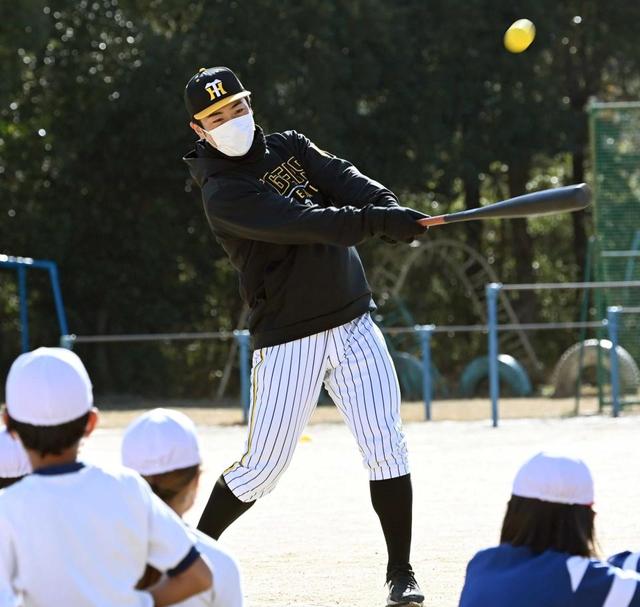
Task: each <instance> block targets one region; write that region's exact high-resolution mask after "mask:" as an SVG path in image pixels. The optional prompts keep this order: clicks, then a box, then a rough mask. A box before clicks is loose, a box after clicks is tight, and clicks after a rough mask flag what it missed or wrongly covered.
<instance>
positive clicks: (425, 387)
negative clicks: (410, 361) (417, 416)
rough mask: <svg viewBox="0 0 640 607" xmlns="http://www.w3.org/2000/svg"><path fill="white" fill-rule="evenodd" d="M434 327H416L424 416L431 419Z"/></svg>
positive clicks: (428, 419)
mask: <svg viewBox="0 0 640 607" xmlns="http://www.w3.org/2000/svg"><path fill="white" fill-rule="evenodd" d="M434 329H435V327H434V326H433V325H421V326H419V327H416V330H417V331H418V333H419V334H420V347H421V349H422V398H423V400H424V416H425V419H426V420H427V421H431V394H432V385H433V381H432V377H431V335H432V333H433V330H434Z"/></svg>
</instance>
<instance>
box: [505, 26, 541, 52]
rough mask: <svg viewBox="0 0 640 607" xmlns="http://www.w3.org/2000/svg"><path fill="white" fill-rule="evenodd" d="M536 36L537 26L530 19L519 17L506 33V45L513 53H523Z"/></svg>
mask: <svg viewBox="0 0 640 607" xmlns="http://www.w3.org/2000/svg"><path fill="white" fill-rule="evenodd" d="M535 37H536V26H535V25H533V23H532V22H531V21H529V19H518V20H517V21H516V22H514V23H513V24H512V25H511V27H509V29H508V30H507V31H506V32H505V33H504V46H505V48H506V49H507V50H508V51H509V52H511V53H521V52H522V51H524V50H526V49H527V48H529V46H530V45H531V43H532V42H533V39H534V38H535Z"/></svg>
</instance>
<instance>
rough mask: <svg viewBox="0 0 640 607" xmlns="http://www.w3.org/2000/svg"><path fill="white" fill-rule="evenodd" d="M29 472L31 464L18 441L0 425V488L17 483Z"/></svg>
mask: <svg viewBox="0 0 640 607" xmlns="http://www.w3.org/2000/svg"><path fill="white" fill-rule="evenodd" d="M30 472H31V464H30V463H29V458H28V457H27V454H26V453H25V450H24V449H23V448H22V445H21V444H20V441H19V440H17V439H16V438H14V437H13V436H11V433H10V432H9V431H8V430H7V429H6V428H3V427H2V426H0V489H4V488H5V487H9V486H11V485H13V484H14V483H17V482H18V481H19V480H20V479H21V478H22V477H24V476H26V475H27V474H29V473H30Z"/></svg>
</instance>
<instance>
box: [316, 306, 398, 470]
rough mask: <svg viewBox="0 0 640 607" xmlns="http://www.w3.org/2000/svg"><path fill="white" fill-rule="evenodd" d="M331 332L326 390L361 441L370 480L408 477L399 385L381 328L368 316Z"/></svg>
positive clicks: (357, 438)
mask: <svg viewBox="0 0 640 607" xmlns="http://www.w3.org/2000/svg"><path fill="white" fill-rule="evenodd" d="M329 333H330V340H331V347H330V350H331V353H330V357H329V359H330V369H329V372H328V374H327V378H326V380H325V386H326V388H327V390H328V392H329V394H330V395H331V398H332V399H333V401H334V402H335V403H336V406H337V407H338V409H339V410H340V412H341V413H342V415H343V417H344V418H345V420H346V422H347V425H348V426H349V429H350V430H351V432H352V434H353V436H354V437H355V439H356V441H357V442H358V446H359V448H360V452H361V454H362V458H363V464H364V465H365V467H367V468H368V469H369V478H370V480H372V481H378V480H385V479H389V478H396V477H398V476H404V475H405V474H409V462H408V456H407V447H406V440H405V437H404V433H403V431H402V421H401V418H400V385H399V383H398V377H397V375H396V371H395V368H394V366H393V362H392V360H391V356H390V355H389V351H388V350H387V345H386V343H385V340H384V337H383V335H382V333H381V331H380V329H379V328H378V327H377V326H376V325H375V324H374V322H373V320H372V319H371V316H370V315H369V314H365V315H363V316H360V317H359V318H356V319H355V320H354V321H352V322H351V323H347V324H346V325H342V326H340V327H337V328H335V329H332V330H331V331H330V332H329Z"/></svg>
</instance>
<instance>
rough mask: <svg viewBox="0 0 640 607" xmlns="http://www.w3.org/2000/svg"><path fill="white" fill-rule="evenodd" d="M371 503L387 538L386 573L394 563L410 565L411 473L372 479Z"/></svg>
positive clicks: (393, 566) (404, 565) (370, 484)
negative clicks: (378, 479)
mask: <svg viewBox="0 0 640 607" xmlns="http://www.w3.org/2000/svg"><path fill="white" fill-rule="evenodd" d="M369 487H370V489H371V503H372V504H373V509H374V510H375V511H376V514H377V515H378V517H379V518H380V524H381V525H382V531H383V533H384V539H385V541H386V542H387V554H388V555H389V560H388V562H387V574H388V573H389V571H390V570H391V569H393V568H395V567H402V568H404V567H409V558H410V555H411V514H412V508H411V507H412V502H413V490H412V488H411V475H410V474H406V475H405V476H399V477H397V478H391V479H389V480H384V481H371V482H370V483H369Z"/></svg>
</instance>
